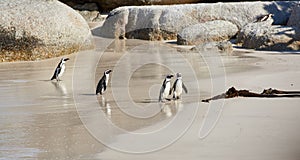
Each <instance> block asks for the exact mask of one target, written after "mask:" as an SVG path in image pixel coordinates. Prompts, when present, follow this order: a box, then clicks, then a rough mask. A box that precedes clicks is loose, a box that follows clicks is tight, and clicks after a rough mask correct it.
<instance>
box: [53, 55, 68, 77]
mask: <svg viewBox="0 0 300 160" xmlns="http://www.w3.org/2000/svg"><path fill="white" fill-rule="evenodd" d="M68 60H69V58H62V59H61V60H60V62H59V63H58V65H57V67H56V69H55V71H54V74H53V76H52V78H51V80H53V79H56V80H57V81H60V77H61V76H62V75H63V73H64V72H65V69H66V66H65V63H66V61H68Z"/></svg>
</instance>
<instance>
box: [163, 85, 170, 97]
mask: <svg viewBox="0 0 300 160" xmlns="http://www.w3.org/2000/svg"><path fill="white" fill-rule="evenodd" d="M170 88H171V84H170V82H167V83H166V88H165V90H164V93H163V98H167V97H168V95H169V92H170Z"/></svg>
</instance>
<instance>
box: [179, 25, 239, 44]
mask: <svg viewBox="0 0 300 160" xmlns="http://www.w3.org/2000/svg"><path fill="white" fill-rule="evenodd" d="M237 32H238V28H237V26H236V25H235V24H233V23H231V22H228V21H224V20H215V21H209V22H205V23H199V24H195V25H192V26H189V27H187V28H184V29H183V30H182V31H181V32H179V33H178V35H177V44H180V45H197V44H203V43H206V42H213V41H217V42H218V41H224V40H229V39H230V38H231V37H233V36H234V35H236V33H237Z"/></svg>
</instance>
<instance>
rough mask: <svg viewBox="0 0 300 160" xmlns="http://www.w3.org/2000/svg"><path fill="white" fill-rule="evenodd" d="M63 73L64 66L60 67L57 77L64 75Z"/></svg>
mask: <svg viewBox="0 0 300 160" xmlns="http://www.w3.org/2000/svg"><path fill="white" fill-rule="evenodd" d="M64 72H65V65H62V66H61V70H60V72H59V73H58V77H61V76H62V75H63V74H64Z"/></svg>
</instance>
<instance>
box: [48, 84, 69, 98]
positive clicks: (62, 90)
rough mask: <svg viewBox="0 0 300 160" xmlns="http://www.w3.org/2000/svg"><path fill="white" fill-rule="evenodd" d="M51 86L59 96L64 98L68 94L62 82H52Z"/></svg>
mask: <svg viewBox="0 0 300 160" xmlns="http://www.w3.org/2000/svg"><path fill="white" fill-rule="evenodd" d="M52 84H53V85H54V86H55V89H56V91H57V92H59V93H60V94H61V95H63V96H66V95H67V94H68V91H67V88H66V85H65V84H64V82H62V81H57V82H55V81H54V82H53V81H52Z"/></svg>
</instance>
